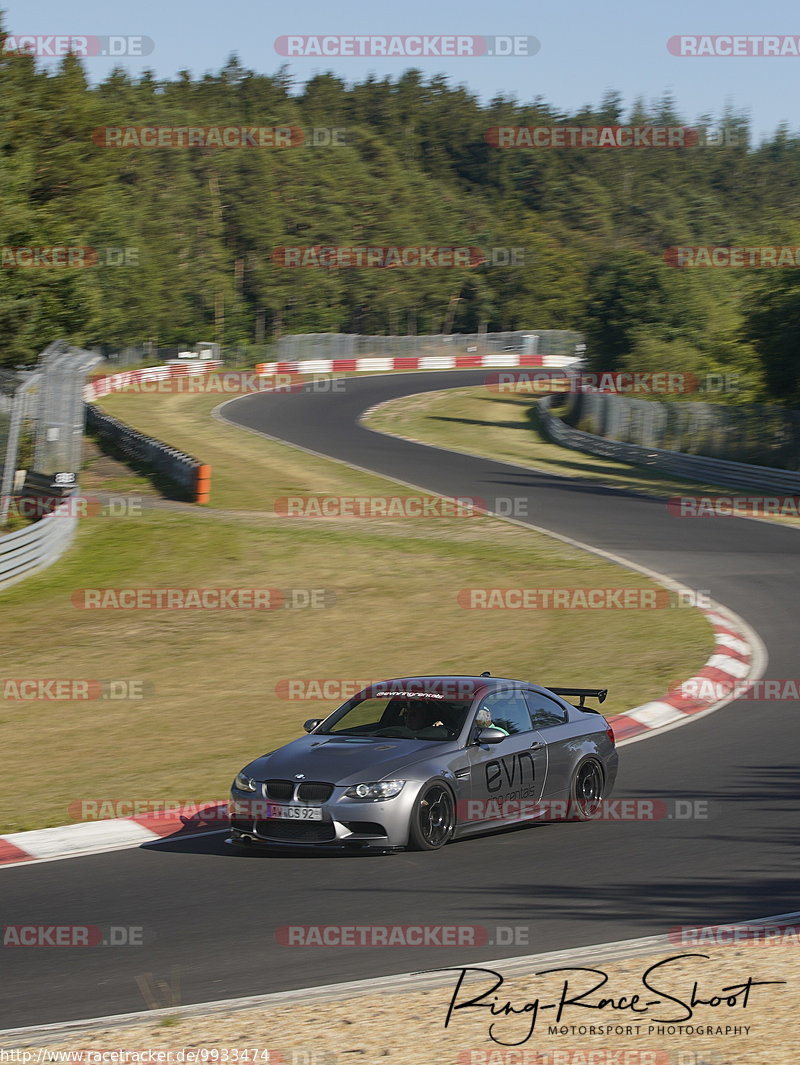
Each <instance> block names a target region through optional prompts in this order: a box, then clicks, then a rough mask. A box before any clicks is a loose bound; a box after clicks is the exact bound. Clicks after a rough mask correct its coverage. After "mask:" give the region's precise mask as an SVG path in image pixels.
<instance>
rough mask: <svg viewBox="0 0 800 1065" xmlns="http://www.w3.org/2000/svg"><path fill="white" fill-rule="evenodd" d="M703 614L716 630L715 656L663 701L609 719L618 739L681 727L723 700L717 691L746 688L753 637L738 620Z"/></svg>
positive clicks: (715, 614)
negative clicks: (669, 727)
mask: <svg viewBox="0 0 800 1065" xmlns="http://www.w3.org/2000/svg"><path fill="white" fill-rule="evenodd" d="M703 613H704V614H705V616H706V618H707V619H708V621H709V622H710V623H711V626H712V627H713V629H714V642H715V644H716V650H715V651H714V654H713V655H712V656H711V657H710V658H709V660H708V661H707V662H706V664H705V665H704V666H703V668H702V669H701V670H699V671H698V672H697V673H695V675H694V676H693V677H690V678H689V679H688V680H685V681H683V682H682V683H681V684H679V685H678V686H677V687H676V688H672V689H671V690H670V691H669V692H667V694H666V695H665V696H664V697H663V699H657V700H655V701H654V702H650V703H643V704H642V705H641V706H636V707H634V709H633V710H629V711H628V712H627V713H625V714H618V715H617V716H616V717H610V718H609V719H608V720H609V723H610V725H611V727H612V728H613V729H614V735H615V736H616V737H617V739H618V740H629V739H633V737H641V736H642V735H644V734H646V733H648V732H652V731H654V730H655V729H664V728H666V727H667V726H673V727H674V726H675V725H677V724H682V723H683V722H684V721H685V719H686V718H688V717H693V716H694V715H695V714H701V713H705V712H707V711H708V710H711V709H713V708H714V707H715V706H716V705H717V704H718V703H720V702H721V701H723V700H720V697H719V694H718V692H720V691H722V692H724V693H729V692H731V691H735V690H736V689H737V687H738V686H740V685H741V686H744V684H745V682H746V678H748V677H749V676H750V675H751V673H752V670H753V665H754V658H755V650H754V647H753V644H752V642H751V636H750V634H749V633H748V632H747V631H746V630H745V629H744V628H743V627H742V626H741V625H740V624H739V622H738V621H736V620H734V619H733V618H730V617H726V616H725V615H724V614H722V613H720V612H718V611H716V610H704V611H703ZM724 701H725V702H728V701H730V700H729V699H725V700H724Z"/></svg>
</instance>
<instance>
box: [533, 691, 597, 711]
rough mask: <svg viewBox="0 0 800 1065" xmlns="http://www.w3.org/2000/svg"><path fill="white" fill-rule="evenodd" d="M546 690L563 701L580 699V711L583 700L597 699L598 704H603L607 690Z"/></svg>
mask: <svg viewBox="0 0 800 1065" xmlns="http://www.w3.org/2000/svg"><path fill="white" fill-rule="evenodd" d="M547 690H548V691H550V692H554V693H555V694H556V695H561V696H562V697H563V698H565V699H580V704H579V705H580V707H581V709H583V704H584V700H585V699H597V700H598V702H601V703H603V702H605V699H606V696H607V695H608V688H548V689H547Z"/></svg>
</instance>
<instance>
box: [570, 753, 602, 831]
mask: <svg viewBox="0 0 800 1065" xmlns="http://www.w3.org/2000/svg"><path fill="white" fill-rule="evenodd" d="M603 784H604V778H603V770H602V769H601V767H600V764H599V762H595V760H594V759H593V758H588V759H587V760H586V761H585V762H581V764H580V765H579V766H578V768H577V769H576V770H575V772H574V773H573V775H572V783H571V784H570V789H569V820H570V821H592V820H593V819H594V818H595V817H597V815H598V813H599V811H600V805H601V803H602V801H603Z"/></svg>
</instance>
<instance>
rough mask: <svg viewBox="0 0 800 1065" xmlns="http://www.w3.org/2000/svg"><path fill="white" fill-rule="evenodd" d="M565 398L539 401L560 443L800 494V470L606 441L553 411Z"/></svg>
mask: <svg viewBox="0 0 800 1065" xmlns="http://www.w3.org/2000/svg"><path fill="white" fill-rule="evenodd" d="M561 398H562V397H560V396H559V397H555V396H545V397H544V398H543V399H540V400H539V401H538V408H539V416H540V418H541V421H542V426H543V428H544V430H545V432H546V433H547V435H548V436H549V437H550V439H551V440H553V441H554V442H555V443H556V444H562V445H563V446H564V447H571V448H574V449H575V450H576V451H586V452H588V453H589V454H590V455H599V456H601V457H602V458H607V459H617V460H619V461H620V462H629V463H631V464H632V465H634V466H646V467H648V468H649V469H654V470H658V471H659V472H660V473H669V474H672V475H673V476H675V477H686V478H687V479H688V480H690V481H705V482H706V483H707V484H719V485H724V486H726V487H730V488H755V489H759V490H761V491H763V490H767V491H772V492H789V493H791V494H792V495H800V473H795V472H794V471H792V470H778V469H774V468H772V467H770V466H750V465H747V464H746V463H744V462H727V461H725V460H724V459H709V458H705V457H703V456H702V455H686V454H684V453H683V452H681V451H664V450H661V449H659V448H653V447H642V446H641V445H639V444H624V443H622V442H620V441H619V440H606V439H605V437H602V436H594V435H593V434H592V433H585V432H583V431H582V430H581V429H573V428H572V426H571V425H565V424H564V422H562V421H561V419H560V418H557V417H556V416H555V415H554V414H552V413H551V412H550V405H551V404H552V403H553V402H554V401H555V400H556V399H561Z"/></svg>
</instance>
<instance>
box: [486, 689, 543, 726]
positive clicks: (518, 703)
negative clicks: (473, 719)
mask: <svg viewBox="0 0 800 1065" xmlns="http://www.w3.org/2000/svg"><path fill="white" fill-rule="evenodd" d="M481 707H485V708H486V709H487V710H488V711H489V713H490V714H491V715H492V724H493V725H497V726H498V727H499V728H504V729H505V730H506V732H507V733H508V734H509V735H510V736H515V735H516V734H517V733H518V732H530V731H531V716H530V714H529V713H528V706H527V703H526V702H525V696H524V695H523V694H522V692H521V691H507V692H494V693H493V694H491V695H487V696H486V698H485V699H481Z"/></svg>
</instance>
